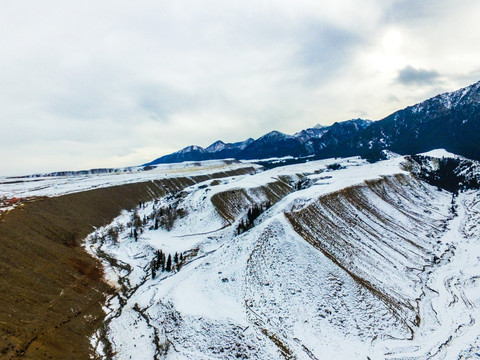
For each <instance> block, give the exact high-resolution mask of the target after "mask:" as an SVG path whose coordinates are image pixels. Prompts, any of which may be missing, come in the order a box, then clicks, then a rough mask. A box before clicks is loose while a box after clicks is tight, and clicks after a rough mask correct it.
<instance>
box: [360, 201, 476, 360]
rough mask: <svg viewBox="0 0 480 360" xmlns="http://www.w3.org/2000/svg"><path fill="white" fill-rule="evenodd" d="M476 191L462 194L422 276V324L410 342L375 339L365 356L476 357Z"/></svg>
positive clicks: (407, 340) (392, 357)
mask: <svg viewBox="0 0 480 360" xmlns="http://www.w3.org/2000/svg"><path fill="white" fill-rule="evenodd" d="M479 204H480V193H474V192H470V193H466V194H460V195H459V196H458V198H457V199H456V203H455V205H456V211H457V216H455V217H454V218H453V219H452V220H451V222H450V223H449V229H447V231H446V232H445V234H444V236H443V237H442V239H441V242H442V243H443V244H445V245H446V246H447V250H446V251H445V253H444V254H443V256H442V258H441V260H440V265H439V266H438V267H433V269H432V268H430V269H428V270H427V271H426V272H425V273H423V274H421V275H420V277H421V278H422V280H423V281H424V283H425V287H424V296H423V298H422V299H420V302H419V312H420V319H421V322H420V325H419V327H418V328H416V329H415V333H414V336H413V339H411V340H409V339H376V340H375V341H374V342H372V346H371V352H370V354H369V357H368V358H370V359H371V360H380V359H418V360H420V359H461V358H464V359H480V354H478V353H477V352H476V350H475V349H474V348H475V343H477V345H478V342H479V334H480V231H478V230H477V226H476V224H479V225H480V205H479Z"/></svg>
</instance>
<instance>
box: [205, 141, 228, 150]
mask: <svg viewBox="0 0 480 360" xmlns="http://www.w3.org/2000/svg"><path fill="white" fill-rule="evenodd" d="M225 147H226V144H225V143H224V142H223V141H222V140H217V141H215V142H214V143H213V144H212V145H210V146H209V147H207V148H206V149H205V150H206V151H207V152H217V151H220V150H222V149H225Z"/></svg>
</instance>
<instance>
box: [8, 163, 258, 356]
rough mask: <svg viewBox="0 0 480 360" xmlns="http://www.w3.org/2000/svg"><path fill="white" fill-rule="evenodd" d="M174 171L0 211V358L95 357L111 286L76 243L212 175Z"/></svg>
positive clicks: (93, 261)
mask: <svg viewBox="0 0 480 360" xmlns="http://www.w3.org/2000/svg"><path fill="white" fill-rule="evenodd" d="M254 171H255V170H254V169H253V168H246V169H240V170H237V171H234V172H228V173H226V172H222V173H217V174H213V175H211V176H198V177H188V178H187V177H184V178H173V179H168V180H161V181H160V180H159V181H149V182H143V183H136V184H127V185H121V186H115V187H110V188H101V189H95V190H90V191H85V192H81V193H75V194H68V195H63V196H59V197H54V198H42V199H38V200H36V201H33V202H30V203H26V204H23V205H21V206H19V207H17V208H15V209H14V210H12V211H10V212H8V213H7V214H3V215H0V294H1V295H0V358H1V359H72V360H75V359H90V356H91V355H92V349H91V346H90V343H89V337H90V336H91V335H92V334H93V333H94V332H95V331H96V330H97V329H98V328H99V326H100V325H101V324H102V321H103V319H104V316H105V314H104V312H103V310H102V304H103V303H104V301H105V296H106V294H108V293H110V292H112V291H113V289H111V288H110V287H109V286H108V285H107V284H106V283H105V282H104V281H103V273H102V269H101V265H100V264H99V262H98V261H97V260H96V259H94V258H92V257H91V256H90V255H88V254H87V253H86V252H85V251H84V249H83V248H82V247H81V246H79V245H80V244H81V242H82V241H83V239H84V238H85V237H86V236H87V235H88V234H89V233H90V232H92V230H93V229H94V227H99V226H102V225H105V224H108V223H110V222H111V221H112V220H113V219H114V218H115V217H116V216H117V215H119V213H120V212H121V210H122V209H131V208H134V207H135V206H137V205H138V202H139V201H150V200H152V199H154V198H156V197H160V196H163V195H165V194H166V193H168V192H175V191H178V190H180V189H183V188H184V187H186V186H189V185H192V184H194V183H197V182H200V181H205V180H208V179H212V178H219V177H225V176H233V175H240V174H245V173H252V172H254Z"/></svg>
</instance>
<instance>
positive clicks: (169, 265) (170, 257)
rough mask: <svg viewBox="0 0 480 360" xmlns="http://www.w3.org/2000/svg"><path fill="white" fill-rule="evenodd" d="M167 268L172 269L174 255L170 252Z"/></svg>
mask: <svg viewBox="0 0 480 360" xmlns="http://www.w3.org/2000/svg"><path fill="white" fill-rule="evenodd" d="M165 270H167V271H172V255H170V254H168V259H167V266H166V267H165Z"/></svg>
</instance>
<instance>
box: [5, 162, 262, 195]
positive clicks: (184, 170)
mask: <svg viewBox="0 0 480 360" xmlns="http://www.w3.org/2000/svg"><path fill="white" fill-rule="evenodd" d="M246 168H251V169H252V170H253V171H255V169H260V167H259V166H257V165H255V164H245V163H242V162H240V161H228V160H210V161H203V162H201V163H199V162H186V163H183V164H162V165H158V166H155V167H154V168H153V169H152V170H149V171H137V169H133V170H132V171H130V172H125V171H121V172H120V171H119V172H118V173H101V174H80V175H65V176H53V177H52V176H46V177H35V178H30V177H18V178H16V177H1V176H0V185H1V187H0V198H2V197H5V198H11V197H17V198H18V197H30V196H58V195H63V194H68V193H73V192H80V191H85V190H89V189H94V188H99V187H110V186H115V185H122V184H129V183H136V182H141V181H150V180H158V179H165V178H171V177H184V176H199V175H207V174H212V173H217V172H225V171H236V170H239V169H246Z"/></svg>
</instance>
